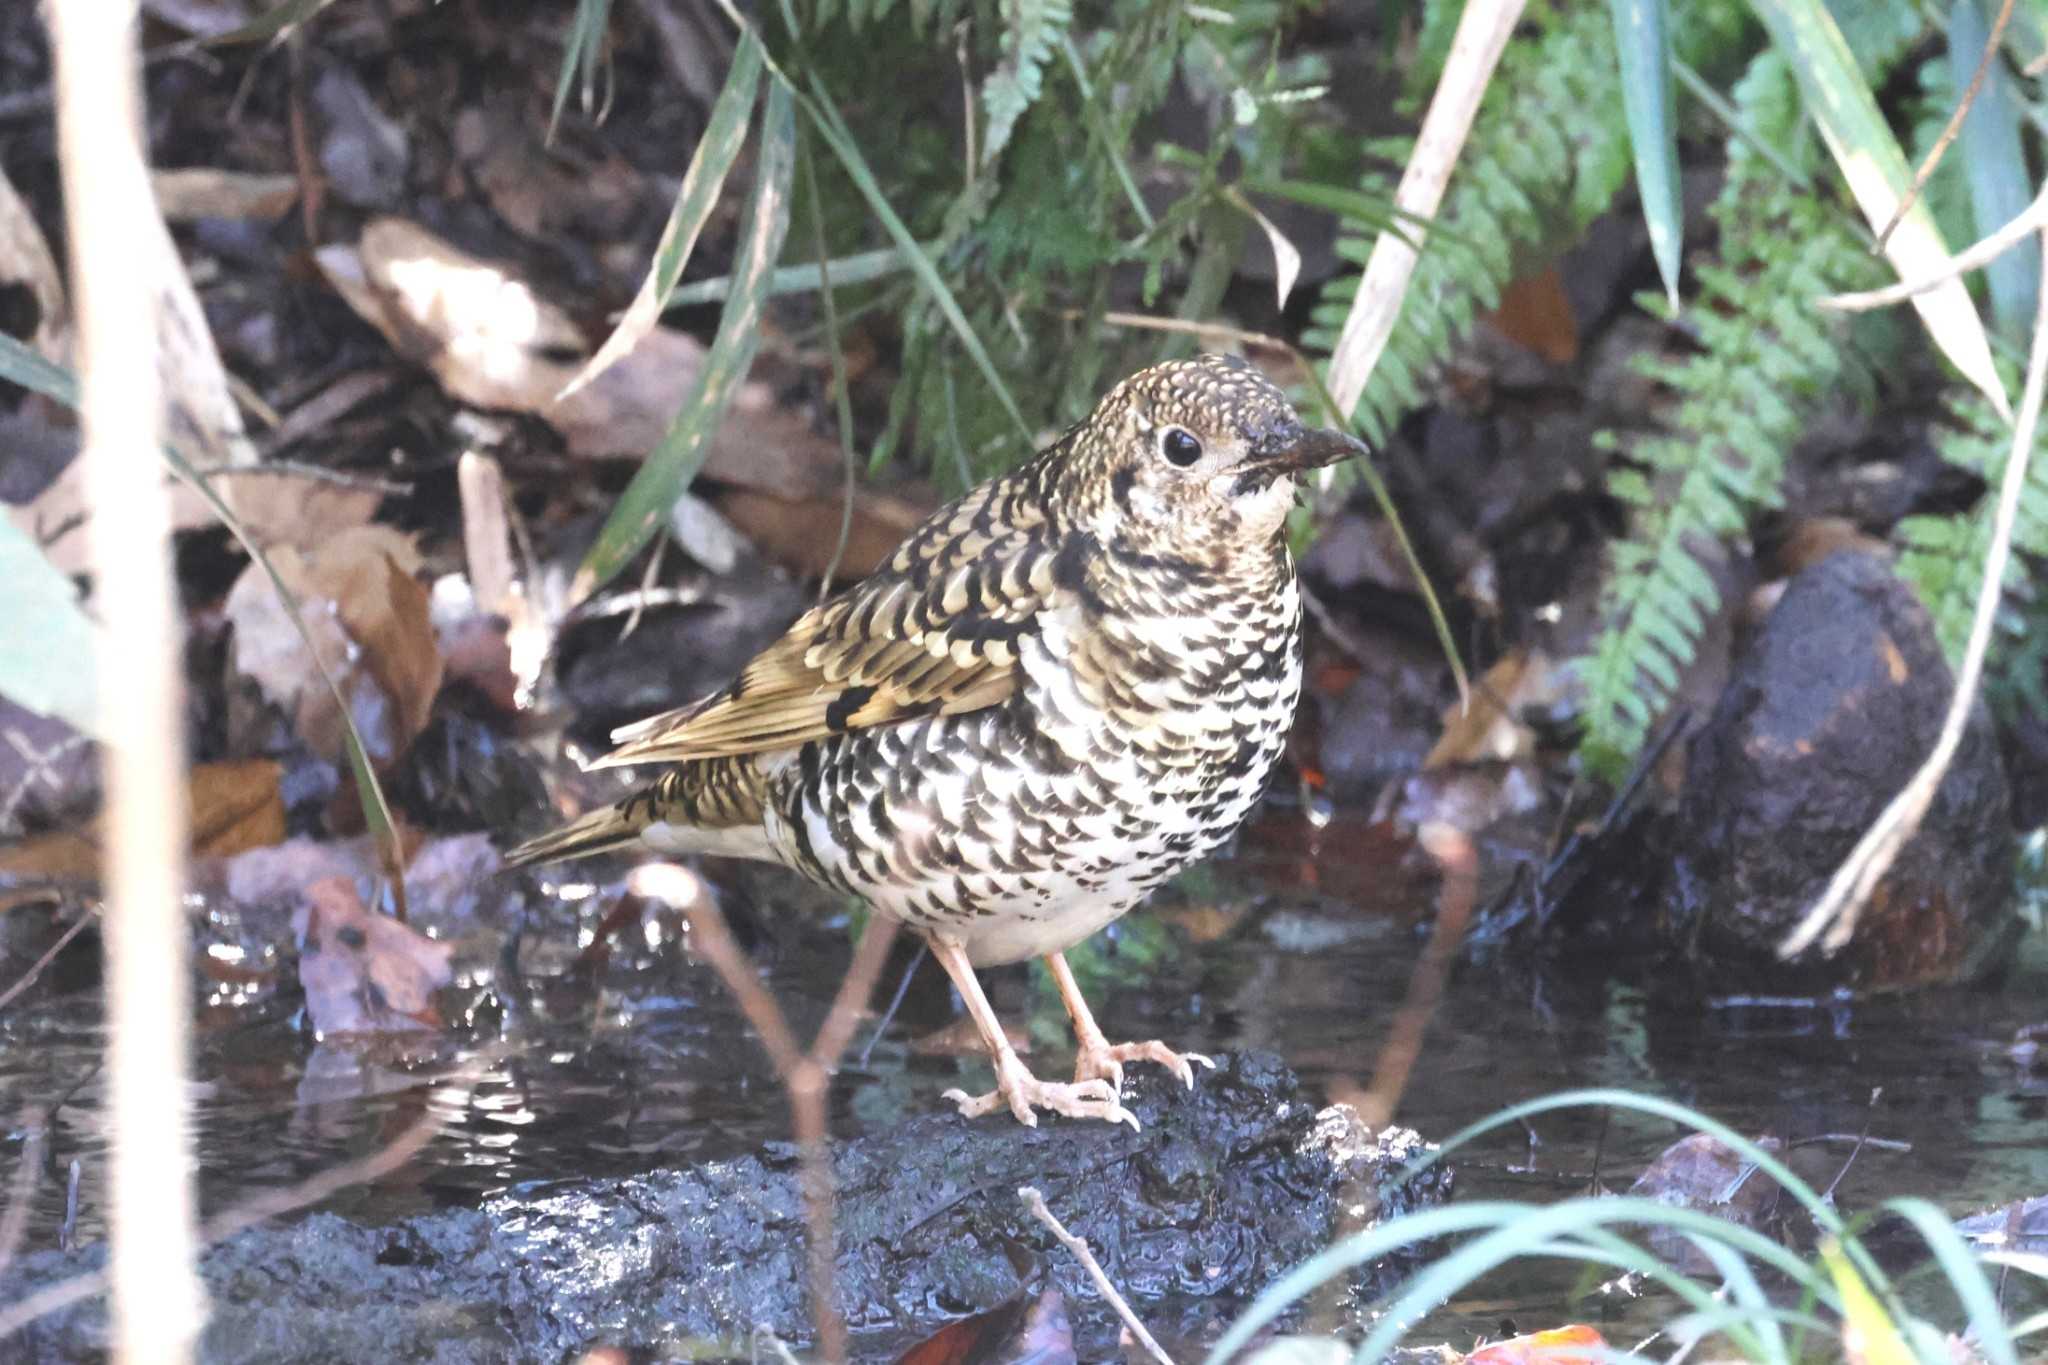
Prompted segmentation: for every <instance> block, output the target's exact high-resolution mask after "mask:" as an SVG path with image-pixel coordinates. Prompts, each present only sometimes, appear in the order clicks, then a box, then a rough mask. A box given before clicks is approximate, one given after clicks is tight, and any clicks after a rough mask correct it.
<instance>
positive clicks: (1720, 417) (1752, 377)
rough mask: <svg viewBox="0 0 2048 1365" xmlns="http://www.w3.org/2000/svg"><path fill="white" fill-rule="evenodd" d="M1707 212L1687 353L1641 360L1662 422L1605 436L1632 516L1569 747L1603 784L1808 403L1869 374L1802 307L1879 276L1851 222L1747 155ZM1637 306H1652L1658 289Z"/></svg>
mask: <svg viewBox="0 0 2048 1365" xmlns="http://www.w3.org/2000/svg"><path fill="white" fill-rule="evenodd" d="M1786 81H1789V75H1787V74H1786V73H1785V72H1784V71H1783V69H1782V63H1780V62H1779V61H1778V59H1777V58H1776V55H1775V54H1771V53H1767V54H1765V55H1764V56H1762V57H1760V58H1759V59H1758V60H1757V62H1756V63H1755V64H1754V67H1753V70H1752V73H1751V76H1750V77H1749V78H1746V79H1745V81H1744V82H1743V87H1742V89H1741V90H1739V91H1738V94H1739V95H1746V96H1747V97H1748V103H1749V105H1750V107H1751V109H1752V110H1755V109H1759V108H1762V107H1764V106H1766V105H1770V104H1773V103H1781V101H1779V98H1778V97H1779V96H1780V95H1781V94H1782V89H1781V88H1780V87H1781V83H1782V82H1786ZM1711 212H1712V217H1713V219H1714V221H1715V223H1716V225H1717V227H1718V228H1719V248H1718V254H1717V259H1716V260H1715V262H1714V263H1712V264H1700V265H1698V266H1697V268H1696V269H1695V271H1694V277H1695V279H1696V280H1697V281H1698V284H1699V296H1698V298H1697V299H1696V300H1694V301H1693V302H1692V303H1691V304H1690V305H1689V306H1688V309H1687V312H1686V317H1687V319H1688V320H1690V321H1691V322H1692V323H1693V325H1694V339H1695V341H1696V342H1697V350H1695V351H1694V352H1692V353H1691V354H1688V355H1686V356H1684V357H1682V358H1668V357H1650V358H1645V359H1643V360H1641V361H1639V362H1638V364H1637V368H1638V370H1639V371H1640V372H1641V373H1643V374H1645V375H1647V376H1648V377H1650V378H1652V379H1655V380H1656V381H1657V382H1658V383H1660V384H1661V385H1663V386H1664V387H1665V389H1666V390H1668V391H1669V393H1670V394H1671V395H1672V397H1673V398H1674V399H1675V400H1676V406H1675V409H1674V410H1673V412H1672V416H1671V418H1670V420H1669V423H1668V425H1667V427H1666V429H1665V430H1664V431H1662V432H1659V433H1657V434H1655V435H1649V436H1640V437H1634V438H1616V437H1611V436H1610V437H1609V438H1608V441H1607V444H1609V445H1610V446H1612V447H1614V448H1618V449H1620V450H1622V451H1623V452H1624V453H1625V454H1626V456H1627V457H1628V459H1629V460H1630V461H1632V462H1633V465H1634V467H1631V466H1630V465H1621V466H1619V467H1618V468H1617V469H1616V470H1615V471H1614V473H1613V475H1612V477H1611V480H1610V483H1609V488H1610V491H1611V492H1613V494H1614V495H1615V496H1616V497H1617V498H1619V499H1620V500H1622V501H1623V502H1626V503H1628V504H1629V505H1630V507H1631V509H1632V517H1631V520H1632V522H1633V525H1632V528H1631V534H1630V536H1629V538H1628V539H1627V540H1625V541H1623V542H1621V543H1620V544H1618V545H1617V546H1616V547H1615V548H1614V553H1613V560H1612V565H1611V572H1610V575H1609V581H1608V587H1607V591H1606V596H1605V616H1606V620H1607V624H1606V627H1605V628H1604V629H1603V630H1602V632H1601V634H1600V636H1599V638H1598V639H1597V640H1596V641H1595V642H1594V645H1593V647H1592V650H1591V653H1590V655H1589V656H1588V657H1587V658H1586V659H1585V661H1584V663H1583V673H1584V678H1585V683H1586V709H1585V723H1586V735H1585V740H1584V743H1583V745H1582V748H1581V751H1580V752H1581V755H1582V757H1583V758H1584V759H1585V761H1586V763H1587V765H1588V766H1589V768H1591V769H1592V771H1594V772H1595V773H1596V774H1598V775H1600V776H1603V777H1607V778H1610V779H1612V778H1615V777H1617V776H1619V775H1620V773H1621V772H1622V771H1623V770H1624V769H1625V768H1626V767H1627V765H1628V763H1629V761H1630V760H1631V759H1632V758H1633V756H1634V755H1635V753H1636V752H1637V751H1638V750H1639V748H1640V747H1641V745H1642V742H1643V739H1644V736H1645V735H1646V734H1647V733H1648V729H1649V727H1650V725H1651V724H1653V723H1654V721H1655V719H1656V717H1657V715H1658V714H1659V713H1660V712H1661V711H1662V710H1663V709H1664V706H1665V704H1666V703H1667V702H1668V701H1669V699H1670V697H1671V694H1672V693H1673V692H1674V691H1675V690H1676V688H1677V685H1678V679H1679V675H1680V673H1681V671H1682V670H1683V669H1684V668H1685V666H1686V665H1687V664H1688V663H1690V662H1691V660H1692V657H1693V654H1694V652H1695V649H1696V648H1697V645H1698V642H1699V637H1700V633H1701V631H1702V630H1703V629H1704V626H1705V623H1706V620H1707V618H1708V617H1709V616H1710V615H1711V614H1712V613H1713V612H1714V610H1715V608H1716V607H1717V606H1718V605H1719V602H1720V592H1719V589H1718V588H1717V587H1716V586H1715V583H1714V579H1713V576H1712V575H1711V574H1710V573H1709V572H1708V570H1707V569H1706V567H1705V565H1704V564H1703V563H1702V558H1703V556H1706V555H1708V554H1711V553H1712V552H1713V551H1714V549H1715V547H1716V546H1718V545H1721V544H1725V543H1726V542H1728V541H1731V540H1733V539H1735V538H1736V537H1739V536H1740V535H1742V534H1743V533H1744V532H1745V531H1746V530H1747V528H1748V526H1749V522H1750V518H1751V517H1752V516H1753V515H1754V514H1755V513H1756V512H1758V511H1759V510H1761V509H1764V508H1768V507H1772V506H1775V505H1777V503H1778V501H1779V497H1780V485H1781V483H1782V481H1783V478H1784V473H1785V456H1786V454H1787V453H1788V452H1789V451H1790V450H1791V448H1792V446H1793V444H1794V443H1795V442H1796V441H1797V439H1798V437H1799V435H1800V433H1801V430H1802V429H1803V427H1804V425H1805V422H1806V420H1807V418H1808V417H1809V416H1810V414H1811V413H1812V411H1813V410H1814V409H1815V407H1817V406H1818V405H1819V403H1820V402H1821V401H1822V400H1823V399H1826V398H1828V397H1830V396H1833V395H1836V394H1837V393H1839V392H1840V391H1841V390H1842V389H1843V388H1844V387H1845V386H1846V387H1850V388H1852V389H1861V388H1867V387H1868V386H1870V385H1871V384H1872V383H1873V378H1872V370H1873V364H1872V358H1871V357H1870V356H1869V355H1868V354H1866V353H1865V352H1864V351H1863V350H1862V349H1861V348H1859V347H1858V346H1857V345H1856V344H1855V341H1854V338H1853V336H1852V333H1851V328H1850V324H1848V323H1847V322H1845V321H1843V320H1842V319H1840V318H1839V317H1837V316H1831V315H1829V314H1826V313H1824V312H1822V311H1821V310H1819V309H1817V308H1814V307H1813V306H1812V302H1811V301H1812V300H1813V299H1815V298H1817V297H1819V296H1821V295H1823V294H1828V293H1834V292H1838V291H1840V290H1844V289H1854V288H1863V287H1867V286H1868V285H1869V284H1871V283H1874V282H1875V280H1876V278H1877V277H1878V275H1879V273H1880V272H1879V270H1878V268H1877V266H1876V265H1875V264H1874V263H1873V261H1872V258H1871V256H1870V254H1869V252H1868V251H1867V250H1865V249H1864V247H1863V244H1862V243H1861V242H1860V241H1859V240H1858V238H1857V236H1856V235H1855V233H1854V232H1853V231H1852V230H1851V228H1850V227H1849V225H1848V222H1847V220H1846V219H1845V218H1844V217H1843V216H1842V215H1841V214H1839V213H1836V212H1834V211H1833V210H1831V209H1830V207H1829V206H1828V205H1826V204H1825V203H1823V202H1822V201H1821V200H1819V199H1818V198H1816V197H1815V196H1814V195H1813V194H1811V193H1809V192H1806V191H1802V190H1800V189H1798V188H1796V187H1794V186H1791V185H1788V184H1786V183H1785V181H1784V179H1783V177H1782V176H1781V175H1779V174H1778V173H1777V172H1776V171H1775V170H1774V169H1773V168H1771V167H1770V166H1769V165H1767V164H1765V163H1764V162H1763V161H1762V159H1761V158H1756V157H1731V164H1730V170H1729V177H1728V180H1727V182H1726V184H1725V185H1724V187H1723V189H1722V192H1721V195H1720V197H1719V198H1718V199H1717V200H1716V202H1715V204H1714V206H1713V208H1712V211H1711ZM1643 304H1644V307H1645V308H1647V309H1651V310H1653V311H1656V310H1659V309H1661V308H1662V300H1661V299H1660V298H1658V297H1657V296H1654V295H1650V296H1645V298H1644V300H1643ZM1675 320H1676V319H1674V321H1675Z"/></svg>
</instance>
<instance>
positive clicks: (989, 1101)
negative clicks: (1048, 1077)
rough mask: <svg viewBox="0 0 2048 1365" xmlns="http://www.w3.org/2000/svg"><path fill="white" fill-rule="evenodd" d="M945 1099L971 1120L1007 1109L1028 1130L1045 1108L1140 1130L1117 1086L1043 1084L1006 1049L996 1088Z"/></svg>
mask: <svg viewBox="0 0 2048 1365" xmlns="http://www.w3.org/2000/svg"><path fill="white" fill-rule="evenodd" d="M945 1098H947V1099H949V1100H951V1101H953V1102H954V1103H955V1104H957V1105H959V1106H960V1112H961V1113H962V1114H964V1115H966V1116H967V1117H968V1118H971V1119H973V1118H980V1117H981V1116H982V1115H983V1114H993V1113H995V1112H996V1111H997V1110H998V1109H1001V1108H1003V1107H1004V1106H1006V1105H1007V1106H1008V1107H1009V1110H1010V1112H1011V1113H1012V1114H1014V1115H1016V1118H1017V1122H1019V1123H1021V1124H1023V1125H1024V1126H1025V1127H1026V1128H1036V1127H1037V1126H1038V1114H1037V1113H1036V1112H1035V1111H1037V1110H1040V1109H1044V1110H1046V1111H1048V1112H1050V1113H1054V1114H1064V1115H1066V1116H1067V1117H1068V1118H1070V1119H1103V1120H1106V1121H1108V1122H1110V1123H1128V1124H1130V1125H1131V1131H1132V1132H1136V1131H1137V1130H1138V1118H1137V1115H1135V1114H1133V1113H1132V1112H1131V1111H1130V1110H1128V1109H1126V1108H1124V1107H1123V1105H1122V1104H1121V1103H1120V1102H1119V1101H1118V1098H1117V1090H1116V1087H1115V1086H1113V1085H1111V1084H1110V1083H1109V1082H1108V1081H1106V1080H1102V1079H1081V1080H1076V1081H1075V1082H1073V1083H1072V1084H1071V1085H1069V1084H1063V1083H1061V1082H1059V1081H1041V1080H1039V1079H1038V1077H1036V1076H1034V1075H1032V1074H1031V1073H1030V1072H1029V1071H1028V1070H1026V1069H1025V1067H1024V1063H1023V1062H1021V1061H1019V1060H1018V1059H1017V1054H1016V1053H1014V1052H1010V1051H1008V1050H1005V1051H1004V1052H1003V1053H1002V1054H1001V1055H999V1056H998V1057H997V1058H996V1088H995V1089H993V1090H991V1091H989V1092H988V1093H987V1094H986V1095H969V1094H968V1093H967V1092H966V1091H964V1090H948V1091H947V1092H946V1094H945Z"/></svg>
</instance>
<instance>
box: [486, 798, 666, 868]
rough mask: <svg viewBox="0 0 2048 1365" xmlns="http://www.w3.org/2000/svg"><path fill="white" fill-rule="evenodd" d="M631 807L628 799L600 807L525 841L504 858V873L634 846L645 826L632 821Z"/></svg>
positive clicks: (632, 805)
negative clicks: (514, 869) (614, 804)
mask: <svg viewBox="0 0 2048 1365" xmlns="http://www.w3.org/2000/svg"><path fill="white" fill-rule="evenodd" d="M634 805H635V803H634V802H633V801H632V800H630V799H629V800H626V801H622V802H620V803H619V804H618V805H616V806H602V807H599V808H598V809H597V810H594V811H592V812H590V813H589V814H588V815H585V816H582V817H580V818H579V819H576V820H572V821H570V822H569V823H568V824H566V825H564V826H562V827H561V828H560V829H557V830H550V831H549V832H547V833H546V834H543V835H541V836H540V837H539V838H537V839H528V840H527V841H526V842H525V843H523V844H520V845H519V846H518V847H516V848H514V849H513V850H512V851H511V852H509V853H507V854H506V855H505V864H504V865H505V867H506V868H508V869H510V868H515V867H533V866H536V865H537V864H540V863H558V862H561V861H562V860H564V859H566V858H582V857H585V856H587V855H589V854H592V853H608V852H610V851H611V850H613V849H615V848H627V847H630V846H631V845H633V844H637V843H639V842H640V831H641V830H642V829H645V828H646V826H647V822H646V821H645V820H636V819H634Z"/></svg>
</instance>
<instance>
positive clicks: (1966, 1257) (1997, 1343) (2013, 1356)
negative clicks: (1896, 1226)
mask: <svg viewBox="0 0 2048 1365" xmlns="http://www.w3.org/2000/svg"><path fill="white" fill-rule="evenodd" d="M1884 1206H1885V1207H1886V1208H1888V1209H1890V1210H1891V1211H1892V1212H1893V1213H1896V1214H1898V1215H1899V1216H1900V1217H1901V1218H1904V1219H1905V1220H1906V1221H1907V1222H1909V1223H1911V1224H1912V1225H1913V1229H1914V1231H1916V1232H1918V1233H1919V1234H1920V1238H1921V1240H1922V1241H1924V1242H1926V1243H1927V1249H1928V1250H1929V1251H1931V1252H1933V1253H1934V1260H1935V1263H1936V1264H1937V1265H1939V1266H1940V1267H1941V1273H1942V1274H1943V1275H1944V1276H1945V1277H1947V1279H1948V1283H1949V1287H1950V1288H1951V1289H1953V1290H1955V1294H1956V1301H1957V1302H1958V1303H1960V1304H1962V1306H1963V1311H1964V1312H1965V1313H1968V1314H1969V1315H1970V1328H1971V1330H1972V1331H1973V1332H1975V1333H1976V1337H1977V1341H1976V1348H1977V1350H1978V1352H1979V1353H1981V1354H1982V1355H1983V1357H1984V1358H1985V1359H1986V1360H1988V1361H1990V1362H1991V1365H2018V1361H2019V1355H2018V1352H2016V1351H2015V1350H2014V1349H2013V1344H2012V1336H2011V1334H2010V1333H2009V1332H2008V1330H2007V1328H2006V1324H2005V1315H2004V1314H2003V1313H2001V1312H2000V1311H1999V1308H1998V1295H1997V1293H1996V1292H1994V1291H1993V1289H1992V1288H1991V1280H1990V1277H1989V1276H1987V1275H1985V1273H1984V1268H1983V1267H1982V1266H1981V1265H1979V1264H1978V1263H1977V1257H1976V1254H1975V1253H1974V1252H1972V1251H1971V1250H1970V1244H1969V1243H1968V1242H1965V1241H1964V1240H1963V1235H1962V1234H1961V1233H1959V1232H1957V1231H1956V1228H1955V1224H1953V1223H1951V1222H1950V1221H1949V1219H1948V1215H1947V1214H1945V1213H1943V1212H1942V1211H1941V1210H1940V1209H1938V1208H1936V1207H1935V1206H1934V1205H1932V1204H1930V1203H1928V1202H1927V1201H1926V1200H1925V1199H1910V1198H1908V1199H1888V1200H1886V1201H1885V1205H1884Z"/></svg>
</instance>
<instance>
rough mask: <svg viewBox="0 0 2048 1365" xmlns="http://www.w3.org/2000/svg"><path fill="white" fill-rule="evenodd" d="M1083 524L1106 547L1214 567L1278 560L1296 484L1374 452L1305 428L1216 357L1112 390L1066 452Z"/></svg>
mask: <svg viewBox="0 0 2048 1365" xmlns="http://www.w3.org/2000/svg"><path fill="white" fill-rule="evenodd" d="M1065 453H1066V456H1067V473H1068V476H1069V477H1070V478H1072V479H1074V480H1075V481H1076V482H1077V483H1078V484H1079V485H1080V486H1079V487H1076V488H1074V490H1073V491H1074V493H1075V494H1076V497H1075V501H1077V502H1078V503H1079V504H1080V506H1081V508H1082V515H1083V517H1084V518H1085V519H1086V521H1087V522H1089V523H1090V529H1091V530H1093V531H1094V532H1095V534H1096V536H1097V537H1098V538H1100V539H1102V540H1104V541H1105V542H1107V541H1111V540H1116V541H1121V542H1123V543H1127V544H1131V545H1133V546H1136V547H1139V548H1145V549H1152V550H1155V551H1157V552H1160V553H1167V554H1172V555H1174V556H1176V557H1179V558H1186V559H1197V560H1203V561H1212V562H1213V561H1215V560H1217V559H1219V558H1227V557H1230V556H1231V555H1233V554H1235V553H1241V552H1244V551H1248V550H1250V551H1256V550H1266V549H1270V548H1271V546H1272V545H1273V544H1274V543H1275V542H1276V541H1277V539H1278V537H1279V536H1280V534H1281V532H1282V530H1283V528H1284V527H1285V524H1286V520H1287V513H1288V510H1289V508H1291V507H1292V506H1293V504H1294V495H1295V490H1296V483H1295V480H1296V478H1297V477H1298V476H1299V475H1300V474H1302V473H1303V472H1304V471H1306V470H1310V469H1319V468H1321V467H1322V466H1324V465H1327V464H1334V463H1335V462H1336V461H1338V460H1343V459H1349V458H1350V457H1352V456H1354V455H1362V454H1365V453H1366V448H1365V446H1364V445H1363V444H1362V443H1360V442H1359V441H1357V440H1355V439H1354V438H1352V437H1350V436H1346V435H1344V434H1343V433H1342V432H1337V431H1327V430H1321V429H1318V428H1314V427H1307V426H1303V425H1302V422H1301V418H1300V417H1299V416H1298V415H1297V414H1296V413H1295V411H1294V407H1293V405H1292V404H1290V403H1289V402H1288V401H1287V397H1286V395H1285V394H1283V393H1281V392H1280V390H1279V389H1278V388H1277V387H1275V386H1274V385H1273V383H1272V382H1271V381H1270V380H1268V379H1266V377H1265V376H1263V375H1261V374H1260V373H1259V372H1258V371H1257V370H1254V369H1253V368H1251V366H1249V365H1247V364H1245V363H1244V362H1243V361H1241V360H1237V359H1234V358H1230V357H1226V356H1215V355H1208V356H1202V357H1200V358H1198V359H1195V360H1175V361H1169V362H1167V363H1166V364H1163V365H1154V366H1152V367H1151V368H1150V369H1146V370H1140V371H1139V372H1138V373H1137V374H1134V375H1132V376H1131V377H1130V378H1129V379H1126V380H1125V381H1124V382H1123V383H1121V384H1119V385H1117V386H1116V387H1115V388H1114V389H1112V390H1110V392H1109V394H1108V396H1106V397H1105V398H1103V400H1102V401H1101V402H1100V403H1099V404H1097V405H1096V408H1095V411H1094V413H1093V414H1092V415H1091V416H1090V417H1089V418H1088V420H1087V421H1086V422H1083V423H1082V424H1081V426H1080V427H1078V428H1076V430H1075V431H1074V433H1073V439H1072V443H1071V444H1070V445H1069V446H1068V449H1067V451H1066V452H1065Z"/></svg>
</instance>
